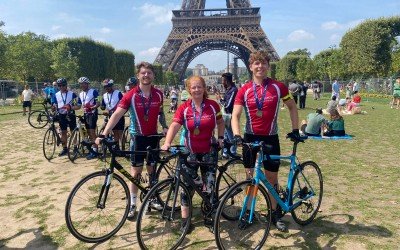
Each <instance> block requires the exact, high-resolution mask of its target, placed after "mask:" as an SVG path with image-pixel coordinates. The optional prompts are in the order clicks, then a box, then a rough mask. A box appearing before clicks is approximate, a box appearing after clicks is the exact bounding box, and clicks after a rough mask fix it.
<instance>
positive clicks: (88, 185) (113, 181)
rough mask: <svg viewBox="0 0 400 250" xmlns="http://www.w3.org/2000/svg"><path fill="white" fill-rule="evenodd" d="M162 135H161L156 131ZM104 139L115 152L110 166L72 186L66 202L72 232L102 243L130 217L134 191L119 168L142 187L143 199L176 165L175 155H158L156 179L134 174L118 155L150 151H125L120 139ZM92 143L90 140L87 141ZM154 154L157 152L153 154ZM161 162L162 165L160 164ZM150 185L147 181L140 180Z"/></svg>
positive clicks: (108, 147) (66, 215) (86, 240)
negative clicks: (120, 148)
mask: <svg viewBox="0 0 400 250" xmlns="http://www.w3.org/2000/svg"><path fill="white" fill-rule="evenodd" d="M155 136H158V137H159V138H162V137H161V136H160V135H155ZM102 143H103V144H104V145H105V146H106V147H107V149H108V150H109V152H110V153H111V161H110V163H109V166H108V168H105V169H104V170H102V171H97V172H94V173H91V174H89V175H87V176H86V177H84V178H83V179H81V180H80V181H79V182H78V183H77V184H76V185H75V186H74V188H73V189H72V190H71V193H70V194H69V196H68V199H67V203H66V205H65V220H66V224H67V227H68V229H69V231H70V232H71V234H72V235H73V236H74V237H76V238H77V239H79V240H81V241H83V242H87V243H99V242H103V241H106V240H108V239H110V238H111V237H112V236H113V235H115V234H116V233H117V232H118V231H119V230H120V228H121V227H122V226H123V224H124V223H125V221H126V218H127V215H128V212H129V208H130V193H129V189H128V185H127V183H126V182H125V180H124V179H123V178H122V177H121V176H120V175H118V174H117V173H115V169H116V170H117V171H118V172H119V173H120V174H122V175H123V176H124V177H125V178H126V179H128V181H130V182H132V183H133V184H135V185H136V186H137V187H138V189H139V190H140V191H141V195H140V199H141V200H143V197H144V195H145V194H146V193H147V192H148V191H149V189H150V186H152V185H154V182H157V181H158V180H159V179H160V178H163V177H165V176H166V175H168V174H167V170H166V169H168V171H169V172H171V171H172V170H171V169H172V168H173V167H174V165H173V164H174V158H175V157H176V156H175V155H171V156H168V157H163V158H160V159H158V161H157V163H156V164H155V166H154V171H155V173H156V174H155V176H154V179H152V178H149V179H148V180H147V179H146V178H145V177H142V176H140V177H139V178H135V177H133V176H132V175H131V174H130V173H129V172H128V171H127V170H125V169H124V167H123V166H122V165H121V164H120V163H119V162H118V161H117V159H116V158H117V157H125V156H126V155H128V154H129V155H130V154H147V155H150V154H151V153H149V151H121V150H117V149H116V145H117V143H118V142H115V141H113V140H111V139H109V138H106V139H103V140H102ZM83 144H84V145H85V146H90V145H91V144H90V143H89V142H83ZM153 156H154V155H153ZM157 164H159V167H158V165H157ZM141 181H142V182H144V183H145V184H148V185H143V184H141V183H140V182H141Z"/></svg>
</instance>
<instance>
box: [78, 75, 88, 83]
mask: <svg viewBox="0 0 400 250" xmlns="http://www.w3.org/2000/svg"><path fill="white" fill-rule="evenodd" d="M78 83H87V84H89V83H90V81H89V78H87V77H85V76H82V77H81V78H79V79H78Z"/></svg>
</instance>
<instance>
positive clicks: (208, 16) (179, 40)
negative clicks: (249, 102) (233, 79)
mask: <svg viewBox="0 0 400 250" xmlns="http://www.w3.org/2000/svg"><path fill="white" fill-rule="evenodd" d="M205 3H206V0H182V6H181V9H180V10H173V11H172V14H173V15H172V24H173V25H172V31H171V33H170V34H169V36H168V38H167V41H166V42H165V43H164V45H163V47H162V48H161V50H160V52H159V54H158V56H157V57H156V60H155V62H154V63H155V64H160V65H162V68H163V70H171V71H174V72H177V73H178V74H179V77H180V79H181V80H182V79H183V77H184V73H185V70H186V68H187V67H188V65H189V63H190V62H191V61H192V60H193V59H194V58H196V57H197V56H199V55H200V54H202V53H204V52H207V51H211V50H223V51H228V52H229V53H232V54H234V55H235V57H237V58H239V59H241V60H242V61H243V63H244V64H245V65H246V67H247V68H248V69H249V66H248V59H249V55H250V53H251V52H254V51H257V50H265V51H268V53H269V55H270V57H271V60H272V61H277V60H279V56H278V54H277V53H276V51H275V49H274V47H273V46H272V44H271V42H270V41H269V39H268V38H267V36H266V35H265V33H264V31H263V29H262V28H261V26H260V21H261V15H260V8H253V7H251V4H250V0H226V7H227V8H226V9H204V8H205Z"/></svg>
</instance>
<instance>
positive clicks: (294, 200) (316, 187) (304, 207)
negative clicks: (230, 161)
mask: <svg viewBox="0 0 400 250" xmlns="http://www.w3.org/2000/svg"><path fill="white" fill-rule="evenodd" d="M288 138H290V139H291V141H292V142H293V150H292V153H291V155H288V156H282V155H270V154H269V152H270V150H271V147H270V146H269V145H265V144H264V143H243V145H246V146H249V147H250V148H255V149H257V150H258V156H257V161H256V166H255V176H254V177H253V178H252V179H249V180H246V181H242V182H239V183H237V184H235V185H234V186H232V187H231V188H230V189H229V190H228V191H227V192H226V194H225V196H224V197H223V199H222V200H221V201H220V204H219V206H218V209H217V212H216V215H215V216H216V217H215V223H214V235H215V240H216V242H217V245H218V248H219V249H261V248H262V246H263V245H264V243H265V241H266V240H267V237H268V234H269V230H270V225H271V217H272V207H271V199H270V197H269V195H268V193H269V194H270V195H271V196H272V197H273V198H274V199H275V200H276V201H277V203H278V208H277V209H278V210H280V211H281V216H283V215H284V214H285V213H288V212H290V213H291V214H292V217H293V220H294V221H295V222H296V223H298V224H300V225H306V224H308V223H310V222H311V221H312V220H313V219H314V218H315V216H316V215H317V212H318V210H319V207H320V205H321V201H322V193H323V181H322V174H321V170H320V169H319V167H318V165H317V164H316V163H315V162H313V161H306V162H303V163H301V162H300V161H299V160H298V158H297V156H296V151H297V145H298V143H299V142H304V139H306V137H302V138H296V137H294V136H290V134H288ZM265 160H289V161H290V169H289V173H288V179H287V185H286V188H285V189H283V190H282V189H281V190H279V188H278V189H275V188H274V187H273V186H272V185H271V184H270V183H269V182H268V180H267V179H266V177H265V175H264V172H263V170H262V168H261V166H262V162H263V161H265ZM260 182H261V183H262V184H264V185H260ZM227 211H229V214H231V215H232V214H236V216H235V217H233V218H232V216H231V217H226V216H223V213H226V212H227Z"/></svg>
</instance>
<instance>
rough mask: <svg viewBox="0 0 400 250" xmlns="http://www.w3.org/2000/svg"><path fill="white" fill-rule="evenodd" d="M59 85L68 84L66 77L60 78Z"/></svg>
mask: <svg viewBox="0 0 400 250" xmlns="http://www.w3.org/2000/svg"><path fill="white" fill-rule="evenodd" d="M57 85H62V86H67V79H65V78H58V79H57Z"/></svg>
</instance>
